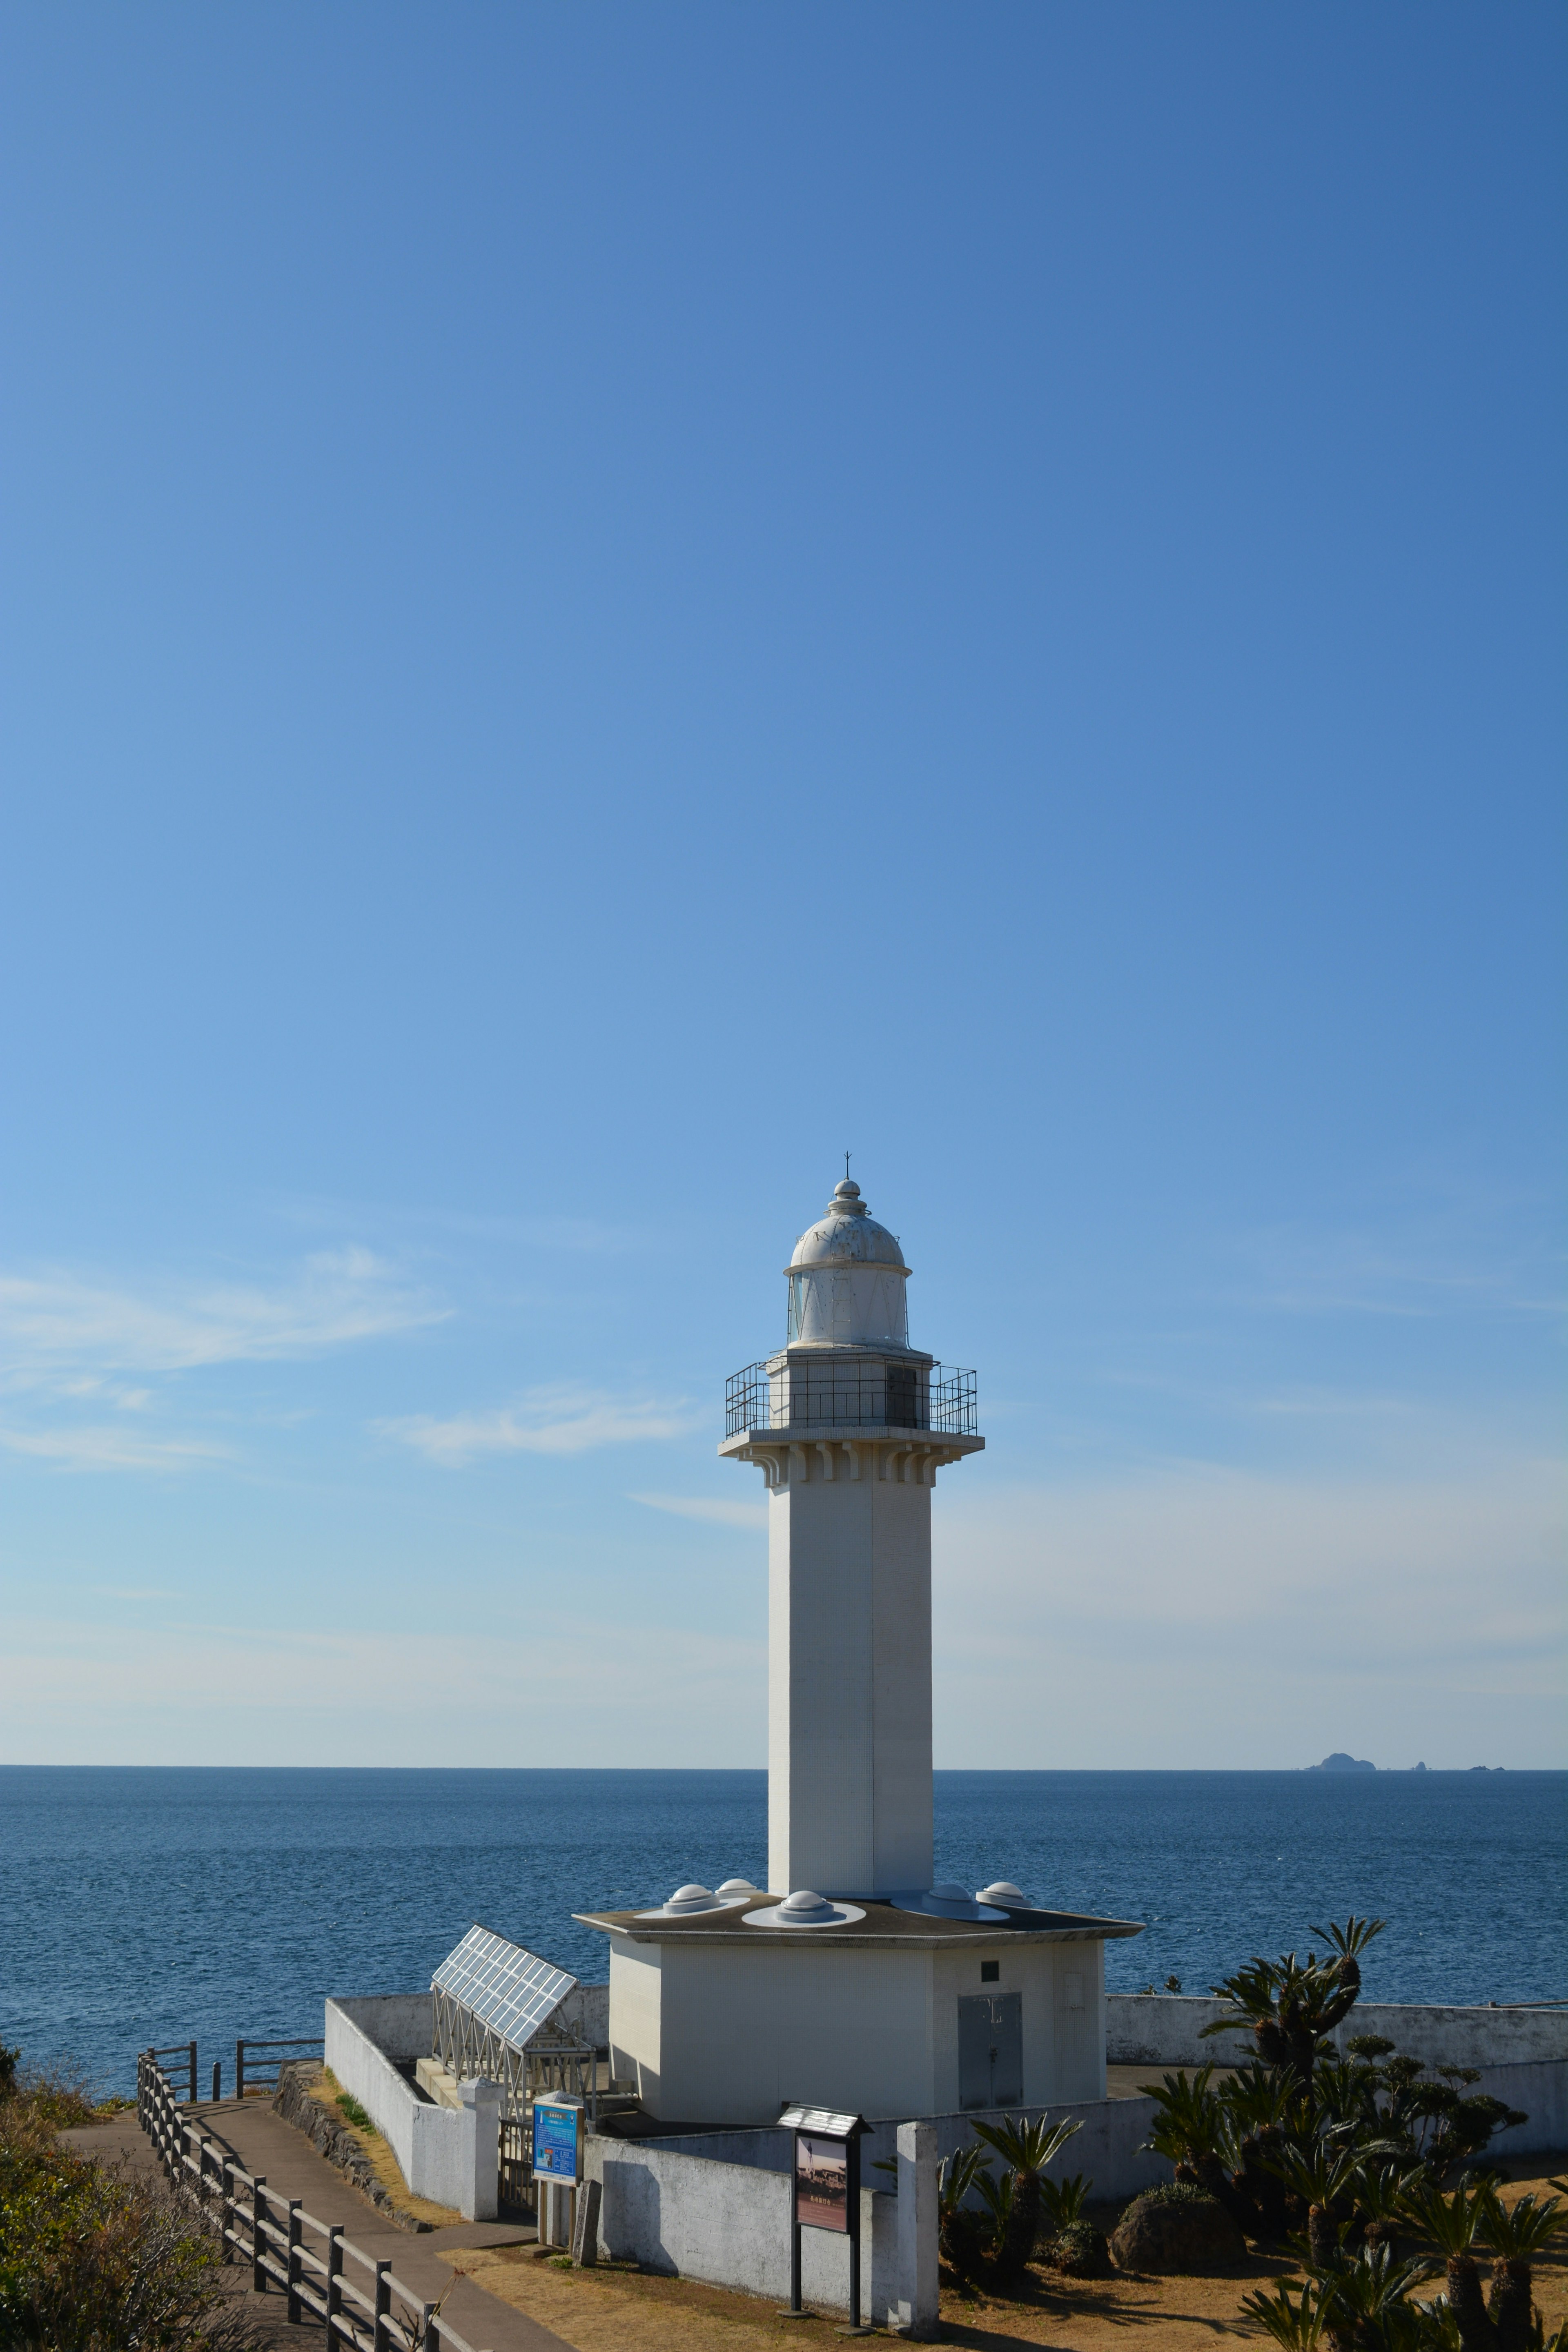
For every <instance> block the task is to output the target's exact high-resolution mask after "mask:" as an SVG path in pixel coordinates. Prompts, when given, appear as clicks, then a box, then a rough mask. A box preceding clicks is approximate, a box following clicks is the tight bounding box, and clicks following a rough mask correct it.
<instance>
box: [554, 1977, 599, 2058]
mask: <svg viewBox="0 0 1568 2352" xmlns="http://www.w3.org/2000/svg"><path fill="white" fill-rule="evenodd" d="M558 2017H559V2021H560V2023H561V2024H562V2025H563V2026H564V2028H565V2029H566V2031H567V2032H569V2033H571V2034H574V2036H575V2037H576V2039H577V2040H578V2041H579V2042H590V2043H592V2045H593V2047H594V2048H595V2050H603V2049H604V2048H605V2044H606V2043H607V2042H608V2041H609V2038H610V1988H609V1986H608V1985H607V1984H580V1985H574V1986H573V1988H572V1990H571V1991H570V1992H569V1993H568V1994H567V1996H566V1998H565V2000H563V2002H562V2004H561V2007H560V2010H559V2011H558Z"/></svg>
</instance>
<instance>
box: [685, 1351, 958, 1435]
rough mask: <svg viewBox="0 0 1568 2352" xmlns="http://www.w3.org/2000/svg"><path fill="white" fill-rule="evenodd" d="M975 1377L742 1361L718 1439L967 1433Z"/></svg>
mask: <svg viewBox="0 0 1568 2352" xmlns="http://www.w3.org/2000/svg"><path fill="white" fill-rule="evenodd" d="M974 1418H975V1403H974V1374H973V1372H966V1371H960V1370H957V1368H956V1367H954V1366H952V1365H948V1364H895V1363H871V1364H866V1365H858V1364H845V1363H834V1362H832V1361H826V1362H822V1363H812V1362H809V1361H803V1360H800V1359H798V1358H795V1357H785V1358H783V1359H775V1360H773V1364H772V1366H771V1368H770V1366H769V1365H768V1364H767V1363H765V1362H764V1363H757V1364H747V1365H746V1366H745V1367H744V1368H743V1370H741V1371H738V1372H731V1375H730V1378H729V1380H728V1381H726V1383H725V1388H724V1422H725V1435H726V1436H727V1437H739V1436H741V1435H742V1433H744V1432H745V1431H747V1430H750V1429H800V1428H812V1429H826V1428H832V1429H929V1430H933V1431H936V1432H937V1433H940V1434H941V1435H942V1436H944V1437H973V1435H974Z"/></svg>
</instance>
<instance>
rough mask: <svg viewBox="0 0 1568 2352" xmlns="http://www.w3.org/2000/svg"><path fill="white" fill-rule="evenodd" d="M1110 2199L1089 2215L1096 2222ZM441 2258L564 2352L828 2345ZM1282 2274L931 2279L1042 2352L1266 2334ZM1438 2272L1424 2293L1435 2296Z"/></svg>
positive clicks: (723, 2296)
mask: <svg viewBox="0 0 1568 2352" xmlns="http://www.w3.org/2000/svg"><path fill="white" fill-rule="evenodd" d="M1508 2169H1509V2170H1510V2172H1511V2174H1512V2175H1513V2179H1512V2181H1511V2183H1510V2186H1509V2187H1508V2188H1507V2189H1505V2190H1504V2195H1505V2198H1506V2199H1507V2200H1508V2201H1509V2202H1510V2203H1511V2202H1512V2201H1513V2200H1514V2199H1515V2198H1516V2197H1519V2196H1522V2195H1523V2193H1524V2191H1525V2190H1526V2189H1534V2190H1535V2191H1536V2192H1537V2194H1538V2195H1539V2194H1546V2195H1550V2194H1551V2193H1552V2191H1551V2187H1550V2181H1549V2179H1548V2176H1549V2175H1550V2174H1552V2173H1553V2172H1555V2173H1559V2174H1561V2173H1562V2172H1563V2171H1564V2170H1565V2169H1568V2164H1565V2163H1564V2162H1563V2161H1562V2160H1558V2159H1553V2158H1542V2157H1531V2158H1524V2159H1522V2160H1521V2161H1520V2162H1518V2163H1515V2164H1513V2165H1511V2166H1510V2167H1509V2168H1508ZM1120 2210H1121V2209H1120V2208H1107V2209H1104V2210H1101V2211H1100V2212H1099V2213H1097V2214H1096V2216H1095V2218H1096V2219H1097V2220H1098V2221H1100V2225H1101V2227H1102V2228H1103V2227H1108V2226H1109V2225H1110V2223H1112V2222H1114V2221H1115V2220H1116V2219H1117V2218H1118V2214H1119V2212H1120ZM452 2259H453V2261H454V2263H455V2265H456V2266H457V2267H458V2269H460V2270H461V2271H463V2272H464V2273H466V2274H467V2275H468V2277H470V2278H471V2279H473V2281H474V2282H475V2284H476V2285H479V2286H482V2287H484V2288H486V2289H487V2291H488V2292H489V2294H493V2295H494V2296H496V2298H497V2299H498V2301H500V2302H501V2303H506V2304H510V2305H511V2307H512V2308H513V2310H516V2311H521V2312H524V2313H526V2314H527V2315H528V2316H529V2318H531V2319H534V2320H537V2321H538V2322H539V2324H540V2325H541V2326H543V2327H548V2328H550V2329H551V2330H552V2332H553V2333H554V2334H555V2335H557V2336H560V2337H561V2338H562V2339H563V2341H564V2342H565V2343H567V2344H570V2345H572V2346H574V2347H575V2352H623V2347H625V2352H753V2347H760V2346H763V2345H768V2346H772V2347H778V2346H779V2345H781V2344H819V2345H821V2346H823V2347H826V2346H827V2344H828V2343H829V2342H833V2343H837V2336H835V2334H834V2329H835V2326H841V2325H842V2316H841V2315H826V2316H816V2317H813V2318H810V2319H805V2320H796V2321H781V2320H780V2319H779V2318H778V2317H777V2316H776V2315H775V2312H774V2307H773V2305H771V2304H767V2303H763V2302H761V2301H759V2300H758V2299H757V2298H756V2297H754V2296H752V2295H744V2294H731V2293H730V2292H729V2291H728V2290H726V2289H724V2288H721V2287H709V2286H700V2285H698V2284H696V2282H695V2281H693V2280H690V2279H671V2278H658V2277H655V2276H652V2275H651V2274H648V2273H641V2272H635V2271H619V2270H614V2271H605V2270H593V2271H574V2270H570V2269H563V2268H560V2267H558V2266H557V2265H556V2264H555V2263H551V2262H548V2261H541V2260H539V2259H538V2258H537V2257H536V2255H535V2253H534V2250H533V2249H532V2248H531V2247H526V2248H521V2247H499V2248H494V2249H491V2248H488V2247H486V2248H475V2249H471V2250H468V2251H466V2252H461V2253H456V2254H454V2256H453V2257H452ZM1295 2275H1296V2273H1295V2269H1294V2265H1293V2264H1292V2263H1290V2262H1289V2259H1288V2258H1273V2257H1269V2256H1267V2255H1255V2256H1253V2257H1251V2258H1250V2260H1249V2261H1248V2263H1247V2267H1246V2269H1245V2270H1238V2271H1236V2272H1234V2273H1232V2274H1231V2275H1230V2276H1229V2277H1226V2278H1210V2279H1196V2278H1194V2279H1182V2278H1159V2279H1157V2278H1134V2277H1129V2276H1127V2275H1125V2274H1122V2273H1117V2274H1116V2275H1115V2276H1113V2277H1111V2278H1108V2279H1064V2278H1058V2276H1057V2275H1056V2274H1055V2273H1053V2272H1051V2271H1047V2270H1036V2271H1031V2272H1030V2273H1029V2282H1028V2284H1027V2285H1026V2288H1025V2289H1024V2290H1023V2292H1022V2293H1021V2294H1019V2295H1017V2296H1016V2297H1007V2298H1005V2299H1004V2298H1003V2297H1001V2296H991V2295H981V2294H976V2295H973V2296H966V2295H963V2294H958V2293H956V2292H954V2291H952V2290H950V2289H946V2288H944V2290H943V2293H942V2340H943V2342H944V2343H948V2344H962V2345H969V2346H973V2347H976V2352H1006V2347H1011V2346H1022V2345H1031V2346H1037V2345H1049V2346H1052V2347H1056V2352H1110V2347H1112V2346H1118V2347H1122V2352H1133V2347H1136V2352H1185V2347H1193V2346H1196V2345H1199V2344H1203V2343H1206V2342H1212V2340H1213V2339H1214V2338H1215V2337H1216V2336H1231V2337H1237V2338H1247V2339H1249V2340H1251V2341H1253V2342H1267V2340H1268V2339H1267V2338H1266V2337H1263V2336H1262V2334H1261V2331H1260V2330H1259V2329H1258V2327H1256V2326H1254V2325H1253V2323H1252V2322H1250V2321H1249V2320H1247V2319H1246V2318H1244V2317H1243V2316H1242V2312H1241V2298H1242V2296H1243V2295H1244V2294H1248V2293H1250V2292H1251V2290H1252V2289H1253V2288H1254V2287H1258V2286H1267V2284H1268V2281H1269V2280H1270V2279H1275V2278H1288V2277H1293V2276H1295ZM1440 2284H1441V2280H1440V2278H1439V2279H1438V2281H1437V2282H1436V2284H1435V2285H1434V2287H1433V2288H1432V2289H1431V2292H1433V2293H1436V2291H1437V2288H1438V2286H1440ZM1535 2297H1536V2301H1537V2303H1538V2304H1539V2305H1540V2306H1541V2309H1542V2314H1543V2315H1544V2317H1545V2320H1546V2325H1547V2330H1548V2334H1550V2332H1551V2330H1552V2327H1553V2326H1555V2325H1556V2323H1557V2322H1558V2320H1560V2319H1562V2318H1563V2317H1564V2316H1568V2257H1564V2256H1561V2255H1559V2256H1557V2257H1555V2258H1553V2259H1552V2260H1549V2261H1543V2262H1541V2263H1538V2264H1537V2265H1536V2270H1535Z"/></svg>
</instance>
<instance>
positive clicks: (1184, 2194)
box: [1134, 2180, 1219, 2205]
mask: <svg viewBox="0 0 1568 2352" xmlns="http://www.w3.org/2000/svg"><path fill="white" fill-rule="evenodd" d="M1134 2202H1135V2203H1137V2204H1139V2205H1217V2204H1218V2203H1219V2199H1218V2198H1217V2197H1211V2196H1210V2195H1209V2193H1208V2190H1207V2189H1200V2188H1199V2187H1198V2185H1197V2183H1196V2181H1194V2180H1163V2181H1162V2182H1161V2183H1160V2186H1159V2187H1158V2188H1157V2189H1140V2190H1139V2192H1138V2195H1137V2198H1136V2199H1135V2200H1134Z"/></svg>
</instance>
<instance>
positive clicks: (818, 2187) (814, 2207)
mask: <svg viewBox="0 0 1568 2352" xmlns="http://www.w3.org/2000/svg"><path fill="white" fill-rule="evenodd" d="M779 2123H780V2125H781V2126H782V2127H783V2129H784V2130H785V2131H791V2132H793V2133H794V2134H795V2162H794V2164H793V2165H792V2167H791V2177H790V2189H791V2210H790V2231H789V2311H788V2314H787V2316H788V2317H790V2318H792V2319H798V2318H799V2317H800V2315H801V2311H802V2307H803V2306H802V2304H801V2300H800V2233H801V2231H803V2230H832V2231H835V2232H836V2234H837V2236H839V2237H841V2238H847V2240H848V2242H849V2327H848V2333H849V2334H850V2335H851V2336H858V2335H860V2334H862V2333H864V2332H866V2331H863V2330H862V2328H861V2326H860V2228H859V2223H860V2141H861V2138H862V2137H863V2135H864V2134H865V2133H866V2132H867V2131H868V2130H869V2129H870V2126H869V2125H868V2123H867V2122H866V2119H865V2117H864V2116H857V2115H854V2114H840V2113H839V2111H838V2110H837V2108H836V2107H786V2108H785V2109H784V2113H783V2115H781V2116H780V2117H779ZM844 2332H845V2331H844V2330H843V2329H842V2328H841V2329H840V2330H839V2333H840V2335H842V2334H843V2333H844Z"/></svg>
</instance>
